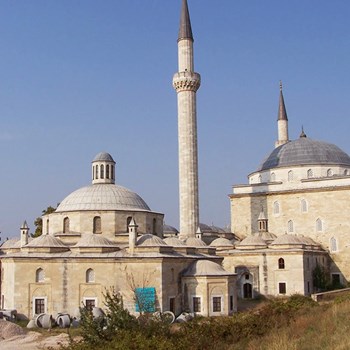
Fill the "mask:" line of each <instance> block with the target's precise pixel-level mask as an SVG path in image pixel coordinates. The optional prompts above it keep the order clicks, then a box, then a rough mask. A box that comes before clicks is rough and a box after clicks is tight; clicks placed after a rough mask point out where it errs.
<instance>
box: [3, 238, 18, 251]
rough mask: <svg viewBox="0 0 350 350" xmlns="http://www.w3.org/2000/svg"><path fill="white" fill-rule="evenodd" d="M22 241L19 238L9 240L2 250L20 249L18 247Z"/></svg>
mask: <svg viewBox="0 0 350 350" xmlns="http://www.w3.org/2000/svg"><path fill="white" fill-rule="evenodd" d="M20 244H21V240H20V239H19V238H10V239H7V240H6V241H5V242H4V243H3V244H2V245H1V246H0V249H11V248H18V245H19V246H20Z"/></svg>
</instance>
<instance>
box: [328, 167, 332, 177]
mask: <svg viewBox="0 0 350 350" xmlns="http://www.w3.org/2000/svg"><path fill="white" fill-rule="evenodd" d="M331 176H333V170H332V169H328V170H327V177H331Z"/></svg>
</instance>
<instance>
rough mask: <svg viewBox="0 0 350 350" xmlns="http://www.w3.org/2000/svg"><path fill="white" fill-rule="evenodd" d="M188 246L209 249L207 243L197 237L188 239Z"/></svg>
mask: <svg viewBox="0 0 350 350" xmlns="http://www.w3.org/2000/svg"><path fill="white" fill-rule="evenodd" d="M186 245H187V246H189V247H207V245H206V244H205V242H203V241H202V240H201V239H199V238H196V237H189V238H187V239H186Z"/></svg>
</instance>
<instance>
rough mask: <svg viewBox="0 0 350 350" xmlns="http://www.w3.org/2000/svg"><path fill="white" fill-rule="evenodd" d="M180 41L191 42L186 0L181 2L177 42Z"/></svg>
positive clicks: (191, 36)
mask: <svg viewBox="0 0 350 350" xmlns="http://www.w3.org/2000/svg"><path fill="white" fill-rule="evenodd" d="M182 39H190V40H192V41H193V35H192V28H191V20H190V13H189V11H188V5H187V0H182V9H181V17H180V28H179V37H178V39H177V41H180V40H182Z"/></svg>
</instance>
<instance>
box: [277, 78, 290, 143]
mask: <svg viewBox="0 0 350 350" xmlns="http://www.w3.org/2000/svg"><path fill="white" fill-rule="evenodd" d="M277 128H278V139H277V141H276V143H275V146H276V148H277V147H279V146H281V145H284V144H285V143H287V142H289V136H288V117H287V111H286V106H285V104H284V97H283V92H282V82H281V81H280V99H279V105H278V116H277Z"/></svg>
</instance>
